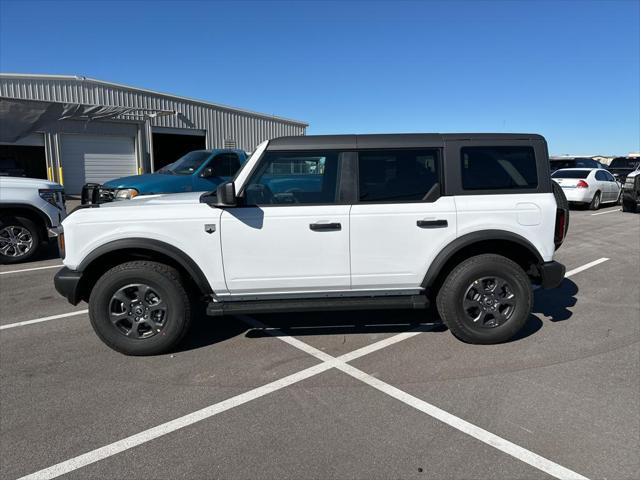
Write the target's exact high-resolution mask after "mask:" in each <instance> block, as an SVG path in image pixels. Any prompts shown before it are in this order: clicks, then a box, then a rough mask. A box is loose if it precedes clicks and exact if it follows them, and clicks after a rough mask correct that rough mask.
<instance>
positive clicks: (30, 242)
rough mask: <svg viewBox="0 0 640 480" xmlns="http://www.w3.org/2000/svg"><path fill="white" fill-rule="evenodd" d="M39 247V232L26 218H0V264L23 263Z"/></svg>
mask: <svg viewBox="0 0 640 480" xmlns="http://www.w3.org/2000/svg"><path fill="white" fill-rule="evenodd" d="M39 246H40V230H39V229H38V226H37V225H36V224H35V223H33V221H31V220H30V219H28V218H26V217H19V216H15V217H14V216H6V217H2V218H0V262H1V263H5V264H9V263H18V262H25V261H27V260H29V259H30V258H31V257H33V256H34V255H35V254H36V252H37V251H38V248H39Z"/></svg>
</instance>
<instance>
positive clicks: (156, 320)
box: [109, 283, 168, 339]
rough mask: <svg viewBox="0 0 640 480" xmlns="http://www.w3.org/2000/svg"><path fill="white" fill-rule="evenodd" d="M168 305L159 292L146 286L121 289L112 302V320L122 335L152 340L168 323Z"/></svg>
mask: <svg viewBox="0 0 640 480" xmlns="http://www.w3.org/2000/svg"><path fill="white" fill-rule="evenodd" d="M167 315H168V306H167V304H166V303H165V302H164V301H163V300H162V298H161V297H160V294H159V293H158V291H157V289H156V288H154V287H150V286H149V285H146V284H144V283H132V284H129V285H125V286H124V287H121V288H119V289H118V290H117V291H116V292H115V293H114V294H113V295H112V296H111V300H110V301H109V319H110V320H111V323H112V324H113V325H114V326H115V327H116V330H118V331H119V332H120V333H121V334H123V335H124V336H125V337H129V338H132V339H145V338H149V337H153V336H154V335H157V334H158V333H160V332H161V331H162V329H163V328H164V327H165V325H166V323H167Z"/></svg>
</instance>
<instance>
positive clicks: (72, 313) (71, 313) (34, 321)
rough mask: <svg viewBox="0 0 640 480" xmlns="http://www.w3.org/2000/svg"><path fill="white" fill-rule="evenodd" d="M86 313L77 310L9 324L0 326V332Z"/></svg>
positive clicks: (85, 311)
mask: <svg viewBox="0 0 640 480" xmlns="http://www.w3.org/2000/svg"><path fill="white" fill-rule="evenodd" d="M88 312H89V310H78V311H77V312H69V313H61V314H60V315H51V316H50V317H42V318H36V319H35V320H25V321H24V322H16V323H9V324H7V325H0V330H6V329H7V328H16V327H24V326H25V325H33V324H34V323H41V322H48V321H49V320H58V319H59V318H66V317H73V316H76V315H83V314H85V313H88Z"/></svg>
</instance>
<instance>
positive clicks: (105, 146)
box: [0, 74, 308, 195]
mask: <svg viewBox="0 0 640 480" xmlns="http://www.w3.org/2000/svg"><path fill="white" fill-rule="evenodd" d="M307 126H308V125H307V124H306V123H304V122H301V121H296V120H289V119H286V118H281V117H276V116H273V115H266V114H261V113H256V112H251V111H247V110H242V109H238V108H232V107H228V106H224V105H218V104H214V103H209V102H204V101H199V100H193V99H189V98H184V97H177V96H174V95H168V94H164V93H158V92H153V91H150V90H145V89H141V88H136V87H128V86H125V85H118V84H115V83H110V82H105V81H102V80H95V79H91V78H85V77H77V76H76V77H74V76H58V75H17V74H0V171H4V172H5V174H6V173H7V172H9V174H17V175H26V176H29V177H39V178H48V179H50V180H55V181H57V182H59V183H62V184H64V187H65V191H66V192H67V193H68V194H72V195H73V194H79V193H80V191H81V189H82V186H83V185H84V184H85V183H87V182H96V183H103V182H105V181H107V180H110V179H113V178H117V177H122V176H125V175H135V174H136V173H142V172H153V171H155V170H158V169H159V168H161V167H163V166H164V165H167V164H168V163H171V162H173V161H174V160H176V159H178V158H179V157H180V156H182V155H183V154H185V153H186V152H189V151H191V150H198V149H205V148H206V149H210V148H225V147H226V148H241V149H244V150H246V151H251V150H253V149H254V148H255V147H256V145H258V144H259V143H260V142H262V141H263V140H267V139H271V138H275V137H280V136H285V135H304V134H305V131H306V127H307Z"/></svg>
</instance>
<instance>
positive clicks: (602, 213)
mask: <svg viewBox="0 0 640 480" xmlns="http://www.w3.org/2000/svg"><path fill="white" fill-rule="evenodd" d="M619 211H620V209H619V208H616V209H615V210H608V211H606V212H598V213H592V214H591V216H592V217H593V216H594V215H605V214H607V213H613V212H619Z"/></svg>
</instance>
